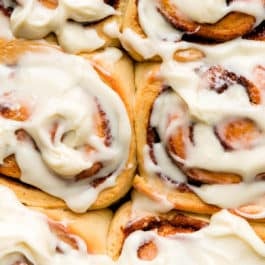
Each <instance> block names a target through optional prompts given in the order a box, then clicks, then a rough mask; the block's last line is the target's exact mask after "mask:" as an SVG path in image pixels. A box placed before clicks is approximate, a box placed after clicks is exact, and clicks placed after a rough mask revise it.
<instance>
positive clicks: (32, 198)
mask: <svg viewBox="0 0 265 265" xmlns="http://www.w3.org/2000/svg"><path fill="white" fill-rule="evenodd" d="M0 185H4V186H6V187H8V188H9V189H11V190H12V191H13V192H14V193H15V195H16V196H17V198H18V200H19V201H20V202H21V203H23V204H24V205H25V206H27V207H29V208H30V209H32V210H34V211H38V212H41V213H43V214H44V215H46V216H47V217H48V219H49V222H54V223H55V226H54V228H56V227H57V226H56V224H58V225H59V226H58V227H57V228H59V230H58V229H55V230H54V231H55V233H56V232H57V231H59V233H57V234H58V236H59V237H60V235H63V236H64V237H65V236H66V237H67V235H68V234H69V235H71V234H72V235H75V236H77V237H79V238H81V239H82V240H83V241H84V242H85V243H86V246H87V250H88V252H89V253H92V254H106V247H107V246H106V239H107V233H108V229H109V225H110V222H111V219H112V211H111V210H109V209H103V210H95V211H89V212H87V213H84V214H77V213H73V212H71V211H69V210H68V209H66V207H65V205H64V203H63V201H61V200H59V199H57V198H54V197H53V196H50V195H48V194H46V193H44V192H42V191H40V190H37V189H35V188H32V187H29V186H28V185H25V184H22V183H19V182H17V181H13V180H11V179H7V178H5V177H0ZM62 232H63V233H62ZM70 242H71V241H70Z"/></svg>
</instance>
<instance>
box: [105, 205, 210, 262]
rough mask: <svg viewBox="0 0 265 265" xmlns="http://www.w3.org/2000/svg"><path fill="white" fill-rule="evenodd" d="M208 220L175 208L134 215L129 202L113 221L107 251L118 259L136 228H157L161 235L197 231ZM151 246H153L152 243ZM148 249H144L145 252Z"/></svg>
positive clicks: (122, 207)
mask: <svg viewBox="0 0 265 265" xmlns="http://www.w3.org/2000/svg"><path fill="white" fill-rule="evenodd" d="M208 221H209V220H208V218H207V217H206V216H199V215H191V214H187V213H181V212H177V211H174V210H173V211H170V212H168V213H163V214H155V213H153V214H151V213H150V214H148V215H141V216H132V203H131V202H127V203H125V204H124V205H122V206H121V207H120V208H119V209H118V211H117V212H116V213H115V215H114V217H113V219H112V221H111V224H110V229H109V234H108V242H107V253H108V255H110V256H111V257H112V258H113V259H115V260H116V259H117V258H118V257H119V255H120V252H121V249H122V245H123V242H124V240H125V238H126V236H128V235H129V234H130V233H132V232H134V231H136V230H144V231H148V230H155V231H157V233H158V234H159V235H160V236H168V235H171V234H175V233H190V232H192V231H197V230H199V229H201V228H203V227H204V226H205V225H207V223H208ZM149 247H151V248H152V245H151V246H149ZM146 250H147V249H142V251H143V252H144V253H145V254H146ZM138 254H139V253H138Z"/></svg>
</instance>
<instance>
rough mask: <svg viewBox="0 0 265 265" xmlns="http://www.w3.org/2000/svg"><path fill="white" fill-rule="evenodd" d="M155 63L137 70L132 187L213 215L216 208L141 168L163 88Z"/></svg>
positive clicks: (185, 208) (139, 66)
mask: <svg viewBox="0 0 265 265" xmlns="http://www.w3.org/2000/svg"><path fill="white" fill-rule="evenodd" d="M158 70H159V64H158V63H144V64H141V65H138V66H137V67H136V88H137V95H136V107H135V112H136V113H135V115H136V117H138V118H137V120H136V124H135V130H136V136H137V159H138V163H139V172H140V175H138V176H136V177H135V179H134V187H135V188H136V189H137V190H139V191H140V192H142V193H145V194H147V195H148V196H150V197H153V198H156V197H160V196H161V195H162V196H166V198H167V199H168V201H170V202H171V203H172V204H173V205H174V207H175V208H176V209H179V210H186V211H190V212H196V213H208V214H209V213H214V212H216V211H217V210H218V208H217V207H214V206H211V205H207V204H205V203H204V202H203V201H202V200H201V199H200V198H199V197H198V196H196V195H195V194H194V193H192V192H182V191H179V190H177V189H171V188H169V187H168V186H167V185H165V183H164V181H163V180H162V179H161V178H159V177H154V178H152V179H151V178H149V176H148V173H147V172H146V170H145V166H144V154H143V147H144V146H145V144H147V142H146V139H147V127H148V123H149V115H150V111H151V109H152V106H153V103H154V100H155V99H156V97H157V96H158V94H159V93H160V91H161V90H162V88H163V84H162V80H161V79H160V78H159V77H158Z"/></svg>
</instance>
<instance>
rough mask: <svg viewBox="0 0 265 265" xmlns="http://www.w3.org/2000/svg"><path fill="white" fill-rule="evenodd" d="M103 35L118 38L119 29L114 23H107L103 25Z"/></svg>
mask: <svg viewBox="0 0 265 265" xmlns="http://www.w3.org/2000/svg"><path fill="white" fill-rule="evenodd" d="M103 30H104V33H105V34H107V35H108V36H109V37H111V38H116V39H117V38H119V36H120V27H119V25H118V23H117V22H116V21H112V22H109V23H106V24H105V25H104V28H103Z"/></svg>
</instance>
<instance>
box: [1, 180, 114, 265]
mask: <svg viewBox="0 0 265 265" xmlns="http://www.w3.org/2000/svg"><path fill="white" fill-rule="evenodd" d="M0 200H1V203H0V214H1V220H0V240H1V248H0V263H1V264H3V265H37V264H38V265H48V264H56V265H57V264H58V265H59V264H69V265H70V264H74V263H73V262H74V261H75V262H79V263H78V264H97V263H96V262H95V263H93V259H95V258H96V257H97V259H98V262H102V261H103V260H105V259H106V260H108V259H107V257H104V256H101V255H106V243H105V242H106V238H107V231H108V227H109V224H110V220H111V217H112V213H111V211H109V210H98V211H94V212H93V211H91V212H89V213H85V214H79V215H78V214H74V213H72V212H69V211H67V210H51V209H43V208H28V207H25V206H23V205H22V204H21V203H20V202H19V201H18V200H17V198H16V197H15V195H14V194H13V193H12V191H11V190H9V189H8V188H6V187H4V186H2V185H1V186H0ZM85 261H86V262H87V263H85ZM89 261H90V262H91V263H89Z"/></svg>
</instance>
